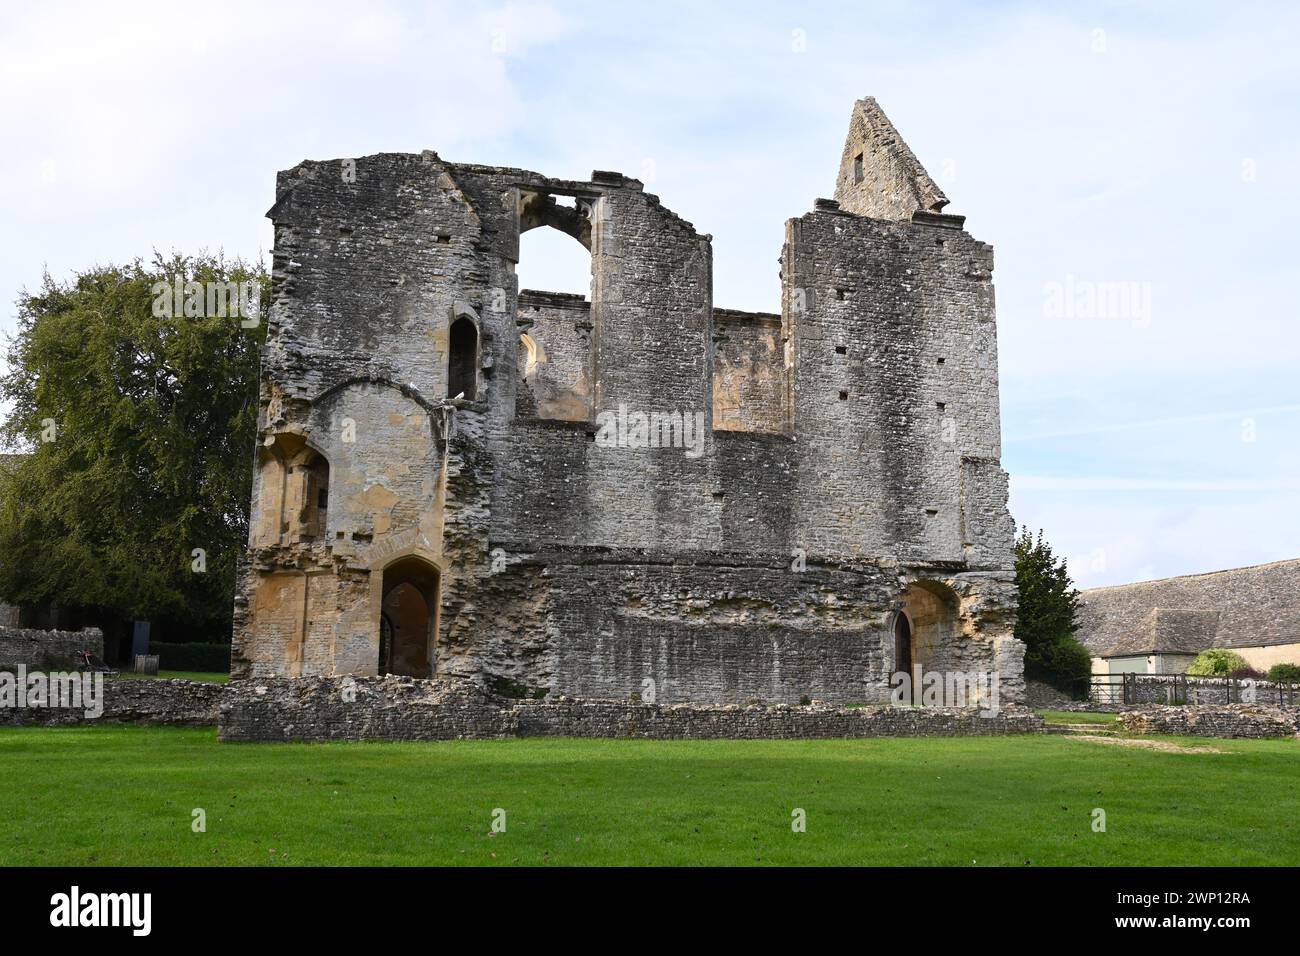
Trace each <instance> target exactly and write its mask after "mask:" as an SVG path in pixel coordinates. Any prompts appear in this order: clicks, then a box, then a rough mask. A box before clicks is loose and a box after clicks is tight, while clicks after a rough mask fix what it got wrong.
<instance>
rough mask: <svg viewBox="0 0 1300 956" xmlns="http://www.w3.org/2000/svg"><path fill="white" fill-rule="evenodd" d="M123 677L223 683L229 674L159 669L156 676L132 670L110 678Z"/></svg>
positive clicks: (227, 679)
mask: <svg viewBox="0 0 1300 956" xmlns="http://www.w3.org/2000/svg"><path fill="white" fill-rule="evenodd" d="M117 678H124V679H126V680H156V679H161V678H180V679H183V680H201V681H209V682H211V683H213V684H224V683H226V682H227V681H229V680H230V675H229V674H218V673H216V672H214V671H159V672H158V675H157V678H155V677H154V675H153V674H136V673H133V672H132V671H123V672H122V673H120V674H116V675H114V677H112V678H110V679H111V680H116V679H117Z"/></svg>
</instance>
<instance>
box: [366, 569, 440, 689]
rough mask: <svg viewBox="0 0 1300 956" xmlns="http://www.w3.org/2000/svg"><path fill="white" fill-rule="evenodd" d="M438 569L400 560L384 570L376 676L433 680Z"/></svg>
mask: <svg viewBox="0 0 1300 956" xmlns="http://www.w3.org/2000/svg"><path fill="white" fill-rule="evenodd" d="M438 584H439V576H438V569H437V568H435V567H434V566H433V565H432V564H429V563H428V562H427V561H424V560H423V559H421V558H416V557H409V558H402V559H400V560H398V561H395V562H393V563H392V564H390V565H389V566H388V567H386V568H385V569H384V580H383V595H384V597H383V607H382V608H381V611H380V628H379V631H380V639H379V662H378V667H379V673H380V674H398V675H401V676H403V677H432V676H433V674H434V672H435V671H436V670H437V641H436V635H437V625H438Z"/></svg>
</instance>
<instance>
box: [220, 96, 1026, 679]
mask: <svg viewBox="0 0 1300 956" xmlns="http://www.w3.org/2000/svg"><path fill="white" fill-rule="evenodd" d="M947 202H948V200H947V199H946V198H945V196H944V195H943V193H942V192H941V191H940V190H939V188H938V186H936V184H935V183H934V181H933V180H932V179H931V178H930V176H929V175H928V174H927V173H926V171H925V170H924V169H923V168H922V166H921V164H920V163H919V162H918V161H917V159H916V157H915V156H913V154H912V152H911V150H910V149H909V148H908V147H907V145H906V144H905V143H904V142H903V141H902V139H901V138H900V137H899V136H898V133H897V132H896V131H895V130H894V128H893V126H892V125H891V124H890V122H889V120H888V119H887V118H886V117H885V115H884V114H883V113H882V112H881V110H880V108H879V107H878V106H877V105H876V103H875V101H874V100H872V99H863V100H860V101H859V102H857V103H856V104H854V107H853V112H852V117H851V123H850V127H849V132H848V138H847V141H846V143H845V146H844V152H843V156H842V157H841V160H840V166H839V175H838V178H837V180H836V183H835V199H834V200H826V199H819V200H817V201H816V203H815V206H814V208H813V210H812V211H811V212H809V213H807V214H805V215H802V216H799V217H798V218H794V219H790V220H789V221H787V223H786V226H785V236H784V244H783V245H781V246H780V270H781V283H782V290H783V292H782V299H781V309H780V313H779V314H778V313H771V314H767V313H751V312H740V311H735V310H730V309H723V308H716V307H715V306H714V303H713V298H712V245H711V238H710V237H709V236H707V235H702V234H700V233H699V232H697V231H696V230H695V228H694V227H693V226H692V225H691V224H690V223H689V222H686V221H685V220H683V219H682V218H681V217H679V216H678V215H676V214H675V213H673V212H671V211H670V210H668V209H667V208H665V207H664V206H663V205H662V204H661V203H660V201H659V199H658V197H656V196H654V195H651V194H649V193H647V192H645V190H644V189H643V185H642V183H640V182H638V181H637V180H635V179H630V178H628V177H626V176H623V175H621V174H619V173H613V172H601V171H597V172H594V173H592V176H591V179H590V180H589V181H585V182H581V181H570V180H562V179H552V178H548V177H546V176H544V175H541V174H539V173H534V172H529V171H527V170H522V169H511V168H504V167H497V166H482V165H476V164H469V163H453V162H449V161H447V160H444V159H442V158H441V157H440V156H438V155H437V154H436V153H434V152H431V151H426V152H423V153H419V154H401V153H384V154H379V155H375V156H367V157H364V158H360V159H356V160H350V159H345V160H328V161H321V162H303V163H301V164H300V165H298V166H296V167H294V168H293V169H291V170H288V171H287V172H282V173H280V174H279V177H278V181H277V188H276V200H275V205H274V206H273V207H272V208H271V210H270V212H269V214H268V215H269V217H270V218H271V219H272V220H273V221H274V226H275V247H274V269H273V276H274V287H273V305H272V308H271V314H270V318H269V322H270V325H269V329H268V339H267V342H266V347H265V354H264V356H263V364H262V377H261V396H260V401H261V412H260V435H259V447H258V449H257V457H256V473H255V483H254V490H253V517H252V528H251V534H250V547H249V554H248V559H247V561H246V562H245V566H244V569H243V571H242V577H241V582H240V585H239V588H238V593H237V596H236V629H235V630H236V633H235V641H234V648H233V671H234V674H235V676H236V677H240V676H271V675H280V676H289V677H298V676H311V675H339V674H356V675H373V674H376V673H395V674H403V675H412V676H417V677H423V676H434V675H438V676H441V675H451V676H467V677H472V678H474V679H476V680H478V681H480V682H481V683H483V684H484V685H485V686H487V687H488V688H490V689H492V690H495V691H497V692H503V693H506V694H508V695H511V696H516V697H533V696H543V695H548V694H549V695H552V696H554V695H558V694H564V695H569V696H574V697H604V698H624V699H626V698H628V697H630V696H631V695H634V694H644V693H648V692H649V691H650V690H651V689H653V691H654V693H655V695H656V698H657V700H658V701H660V702H665V703H667V702H676V701H699V702H744V701H749V700H755V699H758V700H764V701H774V702H782V701H784V702H796V703H797V702H798V701H800V700H801V699H802V698H804V697H808V698H813V699H822V700H826V701H828V702H859V701H861V702H870V701H883V700H886V699H887V698H888V678H889V675H890V674H891V672H894V671H896V670H907V669H911V668H913V667H915V666H918V665H919V666H921V667H923V668H924V669H926V670H942V671H954V670H960V671H966V672H970V671H975V670H979V671H985V672H988V671H995V672H997V673H999V674H1000V677H1001V684H1002V690H1001V693H1002V697H1003V700H1006V701H1012V700H1015V699H1018V697H1019V695H1020V693H1021V689H1022V687H1023V681H1022V677H1021V672H1022V661H1023V645H1021V644H1020V643H1019V642H1018V641H1016V640H1015V638H1014V637H1013V636H1012V629H1013V625H1014V618H1015V601H1016V588H1015V584H1014V575H1013V571H1012V565H1013V559H1012V537H1013V531H1014V529H1013V525H1012V522H1011V520H1010V517H1009V515H1008V513H1007V509H1006V493H1007V477H1006V474H1005V473H1004V472H1003V470H1002V468H1001V466H1000V462H999V458H1000V435H999V418H998V375H997V367H998V366H997V335H996V325H995V321H994V296H993V284H992V271H993V250H992V249H991V247H990V246H988V245H986V244H985V243H982V242H979V241H977V240H975V239H974V238H972V237H971V236H970V235H969V234H968V233H967V232H966V231H965V230H964V228H963V223H964V220H963V217H960V216H953V215H948V214H946V213H944V212H943V211H942V210H943V207H944V206H945V205H946V204H947ZM530 229H555V230H558V231H559V232H561V233H564V234H565V235H567V236H569V237H571V238H572V240H573V241H574V242H575V243H579V244H580V245H581V246H582V248H583V249H584V250H586V252H588V253H590V261H591V293H590V297H581V296H566V295H557V294H554V293H542V292H532V291H527V290H519V289H518V288H517V281H516V277H515V268H516V264H517V262H518V259H519V239H520V235H521V234H522V233H524V232H526V231H527V230H530ZM773 239H774V242H773V246H774V249H773V251H774V252H775V251H776V246H777V243H776V241H775V239H776V237H773ZM651 681H652V682H653V684H651V683H649V682H651Z"/></svg>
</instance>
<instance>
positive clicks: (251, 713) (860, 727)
mask: <svg viewBox="0 0 1300 956" xmlns="http://www.w3.org/2000/svg"><path fill="white" fill-rule="evenodd" d="M1042 725H1043V722H1042V719H1041V718H1039V717H1037V716H1036V715H1034V714H1033V713H1031V712H1029V711H1026V710H1022V709H1017V708H1007V709H1004V710H1003V711H1002V712H1001V713H999V714H998V715H997V716H993V717H981V716H979V712H978V711H976V710H938V709H924V708H917V709H904V708H890V707H861V708H835V707H828V706H825V705H820V706H808V707H789V706H758V705H755V706H748V707H746V706H704V705H669V706H664V705H660V704H644V703H636V702H632V701H618V700H573V699H568V698H563V699H559V700H553V701H514V700H507V699H502V698H496V697H493V696H491V695H489V694H485V693H484V692H482V691H481V690H479V689H478V688H476V687H475V686H473V685H472V684H471V683H469V682H464V681H448V680H413V679H410V678H398V677H387V678H380V679H371V678H330V679H320V678H313V679H303V680H284V679H278V680H267V681H240V682H236V683H232V684H230V685H228V687H227V689H226V692H225V695H224V696H223V698H222V701H221V720H220V723H219V725H218V726H219V735H220V739H221V740H223V741H248V742H284V741H292V740H301V741H308V742H318V741H325V740H450V739H456V738H503V737H637V738H650V739H661V740H677V739H715V738H716V739H814V738H841V737H966V736H1001V735H1006V734H1025V733H1039V732H1041V730H1042Z"/></svg>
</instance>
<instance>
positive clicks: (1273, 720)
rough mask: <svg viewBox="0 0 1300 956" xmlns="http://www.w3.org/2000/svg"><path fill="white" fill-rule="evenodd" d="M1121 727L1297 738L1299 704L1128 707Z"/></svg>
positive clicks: (1133, 731)
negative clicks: (1129, 708) (1290, 705)
mask: <svg viewBox="0 0 1300 956" xmlns="http://www.w3.org/2000/svg"><path fill="white" fill-rule="evenodd" d="M1119 722H1120V726H1122V727H1123V728H1124V730H1125V731H1126V732H1128V733H1131V734H1179V735H1187V736H1191V737H1294V736H1296V735H1297V733H1300V707H1278V706H1276V705H1268V704H1222V705H1219V706H1213V707H1153V706H1145V707H1140V708H1135V709H1133V710H1126V711H1124V712H1122V713H1121V714H1120V715H1119Z"/></svg>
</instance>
